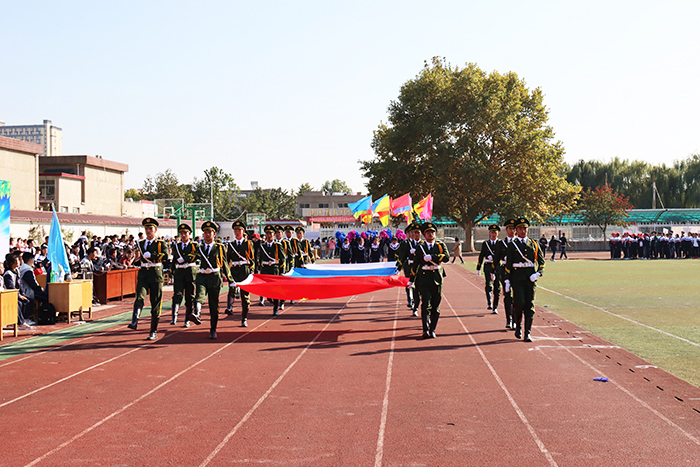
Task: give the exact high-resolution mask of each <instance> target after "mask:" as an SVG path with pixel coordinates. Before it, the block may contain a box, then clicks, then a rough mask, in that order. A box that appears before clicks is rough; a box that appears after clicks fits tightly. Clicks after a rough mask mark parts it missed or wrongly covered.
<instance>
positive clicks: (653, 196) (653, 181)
mask: <svg viewBox="0 0 700 467" xmlns="http://www.w3.org/2000/svg"><path fill="white" fill-rule="evenodd" d="M651 209H656V175H652V176H651Z"/></svg>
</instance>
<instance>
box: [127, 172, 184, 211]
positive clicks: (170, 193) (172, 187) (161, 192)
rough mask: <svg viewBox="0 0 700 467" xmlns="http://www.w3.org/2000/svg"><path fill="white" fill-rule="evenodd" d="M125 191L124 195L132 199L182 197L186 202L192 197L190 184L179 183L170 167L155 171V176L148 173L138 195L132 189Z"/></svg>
mask: <svg viewBox="0 0 700 467" xmlns="http://www.w3.org/2000/svg"><path fill="white" fill-rule="evenodd" d="M127 193H128V195H129V196H127ZM127 193H125V197H126V198H133V199H134V201H138V200H141V199H147V200H151V201H153V200H155V199H179V198H182V199H184V200H185V202H186V203H188V202H192V199H193V197H192V191H191V189H190V185H186V184H181V183H180V181H179V180H178V178H177V175H176V174H175V173H174V172H173V171H172V170H170V169H166V170H165V172H160V173H157V174H156V175H155V177H151V176H150V175H148V176H147V177H146V179H145V180H144V181H143V188H141V191H140V192H139V195H137V191H136V190H133V189H132V190H127Z"/></svg>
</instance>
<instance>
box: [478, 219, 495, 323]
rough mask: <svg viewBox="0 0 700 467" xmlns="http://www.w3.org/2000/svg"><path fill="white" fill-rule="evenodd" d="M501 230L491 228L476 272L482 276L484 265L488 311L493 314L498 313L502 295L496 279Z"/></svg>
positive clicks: (492, 226) (482, 245)
mask: <svg viewBox="0 0 700 467" xmlns="http://www.w3.org/2000/svg"><path fill="white" fill-rule="evenodd" d="M500 231H501V228H500V227H499V226H498V225H496V224H494V225H490V226H489V239H488V240H486V241H484V242H483V243H482V244H481V253H479V261H478V262H477V264H476V270H477V271H478V272H479V275H481V265H482V264H483V265H484V291H485V292H486V309H487V310H491V309H493V313H494V314H497V313H498V296H499V295H500V293H501V284H500V282H498V280H497V278H496V265H495V263H494V261H495V258H496V245H497V244H498V232H500ZM491 291H493V308H492V307H491Z"/></svg>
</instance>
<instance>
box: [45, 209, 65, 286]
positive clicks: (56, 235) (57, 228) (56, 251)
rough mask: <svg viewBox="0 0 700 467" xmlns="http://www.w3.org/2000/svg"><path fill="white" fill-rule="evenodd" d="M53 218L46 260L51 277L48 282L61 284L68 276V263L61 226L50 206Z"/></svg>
mask: <svg viewBox="0 0 700 467" xmlns="http://www.w3.org/2000/svg"><path fill="white" fill-rule="evenodd" d="M51 210H52V211H53V217H52V218H51V230H50V231H49V251H48V254H47V256H48V258H49V261H51V277H49V282H63V279H64V278H65V277H66V274H70V263H69V262H68V254H67V253H66V249H65V248H64V246H63V234H62V233H61V225H60V224H59V223H58V216H57V215H56V210H55V209H54V208H53V206H51Z"/></svg>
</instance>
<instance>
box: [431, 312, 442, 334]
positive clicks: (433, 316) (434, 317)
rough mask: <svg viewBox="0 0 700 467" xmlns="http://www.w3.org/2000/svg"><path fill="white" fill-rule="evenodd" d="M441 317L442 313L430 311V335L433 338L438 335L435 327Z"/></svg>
mask: <svg viewBox="0 0 700 467" xmlns="http://www.w3.org/2000/svg"><path fill="white" fill-rule="evenodd" d="M439 319H440V313H436V312H434V311H433V312H431V313H430V337H432V338H433V339H434V338H436V337H437V336H436V335H435V329H436V328H437V323H438V320H439Z"/></svg>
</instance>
